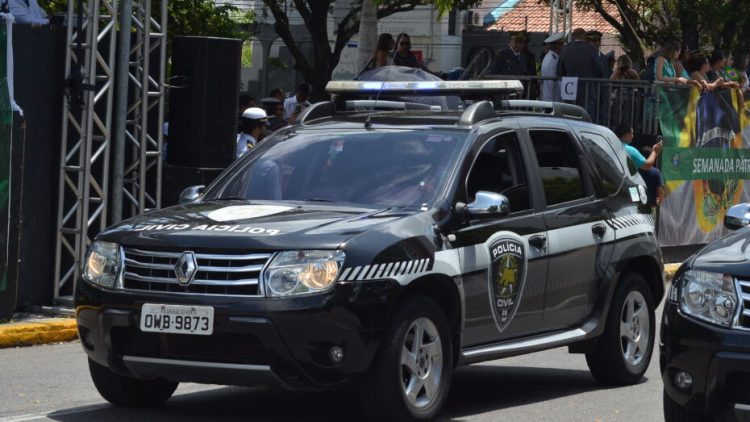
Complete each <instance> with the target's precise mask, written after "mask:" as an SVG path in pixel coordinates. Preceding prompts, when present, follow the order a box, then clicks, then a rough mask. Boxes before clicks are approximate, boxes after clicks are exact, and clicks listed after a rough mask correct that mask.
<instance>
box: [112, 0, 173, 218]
mask: <svg viewBox="0 0 750 422" xmlns="http://www.w3.org/2000/svg"><path fill="white" fill-rule="evenodd" d="M157 1H158V0H157ZM159 3H160V4H159V8H158V12H157V13H158V14H156V15H155V16H152V10H153V9H152V7H151V6H152V4H151V0H140V1H134V2H133V27H134V29H135V33H134V37H133V38H134V44H133V45H132V47H131V49H130V66H129V74H128V81H129V85H130V86H129V89H128V91H129V92H130V93H131V99H130V100H129V101H128V103H129V106H128V114H127V124H126V131H125V138H126V140H127V142H128V145H131V146H132V151H131V154H129V155H128V154H126V156H125V157H126V158H125V159H126V165H125V172H124V174H125V178H124V183H123V195H124V197H125V198H126V200H127V204H129V205H130V215H137V214H141V213H143V212H144V211H147V210H148V209H152V208H160V206H161V170H162V168H161V163H162V136H163V134H162V125H163V124H164V71H165V65H166V60H165V59H166V54H167V39H166V27H167V1H166V0H162V1H160V2H159ZM154 9H156V8H154ZM154 123H155V124H154ZM149 125H151V126H149Z"/></svg>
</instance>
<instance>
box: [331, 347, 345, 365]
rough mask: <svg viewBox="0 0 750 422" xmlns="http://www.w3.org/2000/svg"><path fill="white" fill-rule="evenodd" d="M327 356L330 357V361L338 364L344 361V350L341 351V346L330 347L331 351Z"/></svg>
mask: <svg viewBox="0 0 750 422" xmlns="http://www.w3.org/2000/svg"><path fill="white" fill-rule="evenodd" d="M328 355H329V356H330V357H331V361H333V362H334V363H339V362H341V361H342V360H344V349H342V348H341V346H333V347H331V350H329V351H328Z"/></svg>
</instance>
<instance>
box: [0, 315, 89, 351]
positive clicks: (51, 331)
mask: <svg viewBox="0 0 750 422" xmlns="http://www.w3.org/2000/svg"><path fill="white" fill-rule="evenodd" d="M77 338H78V328H77V326H76V320H75V319H73V318H55V319H54V320H50V321H44V322H20V323H9V324H4V325H0V349H2V348H6V347H18V346H33V345H37V344H48V343H59V342H64V341H72V340H75V339H77Z"/></svg>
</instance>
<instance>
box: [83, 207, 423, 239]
mask: <svg viewBox="0 0 750 422" xmlns="http://www.w3.org/2000/svg"><path fill="white" fill-rule="evenodd" d="M412 214H413V212H402V211H399V212H396V211H394V210H392V209H389V208H386V209H370V208H358V207H350V206H340V205H339V204H336V205H335V206H332V205H308V204H290V203H269V202H264V203H255V202H253V203H249V202H247V201H213V202H211V201H209V202H200V203H193V204H186V205H178V206H174V207H169V208H165V209H161V210H157V211H152V212H149V213H146V214H143V215H141V216H138V217H133V218H130V219H128V220H125V221H123V222H122V223H120V224H117V225H115V226H113V227H111V228H109V229H108V230H106V231H104V232H103V233H101V234H100V235H99V236H98V237H97V239H100V240H105V241H111V242H116V243H120V244H123V245H125V246H130V247H136V246H137V247H152V248H160V249H168V248H180V249H181V248H202V249H204V250H205V249H212V250H237V249H245V250H247V249H252V250H284V249H334V248H337V247H339V246H341V245H342V244H343V243H344V242H346V241H347V239H349V238H351V237H352V236H356V235H357V234H360V233H362V232H364V231H366V230H370V229H373V228H375V227H377V226H379V225H382V224H385V223H388V222H390V221H393V220H396V219H399V218H403V217H405V216H406V215H412Z"/></svg>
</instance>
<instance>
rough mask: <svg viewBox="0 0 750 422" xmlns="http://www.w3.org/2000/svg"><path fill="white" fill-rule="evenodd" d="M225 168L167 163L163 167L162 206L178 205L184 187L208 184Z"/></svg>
mask: <svg viewBox="0 0 750 422" xmlns="http://www.w3.org/2000/svg"><path fill="white" fill-rule="evenodd" d="M222 171H224V169H223V168H205V167H187V166H175V165H171V164H165V165H164V166H163V167H162V179H161V180H162V183H161V206H162V207H168V206H171V205H176V204H177V203H178V200H179V199H180V193H182V191H183V189H185V188H188V187H190V186H195V185H206V186H208V185H209V184H210V183H211V182H213V181H214V179H216V178H217V177H219V175H220V174H221V172H222Z"/></svg>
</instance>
